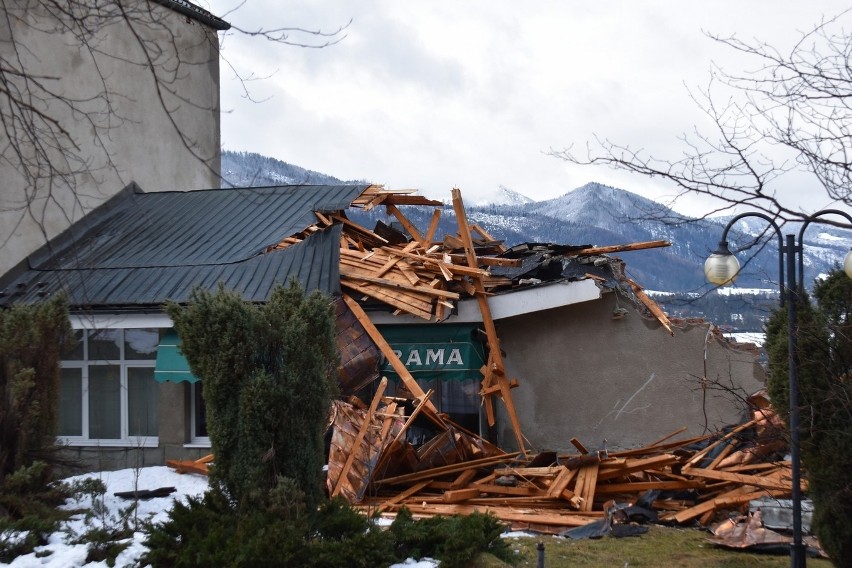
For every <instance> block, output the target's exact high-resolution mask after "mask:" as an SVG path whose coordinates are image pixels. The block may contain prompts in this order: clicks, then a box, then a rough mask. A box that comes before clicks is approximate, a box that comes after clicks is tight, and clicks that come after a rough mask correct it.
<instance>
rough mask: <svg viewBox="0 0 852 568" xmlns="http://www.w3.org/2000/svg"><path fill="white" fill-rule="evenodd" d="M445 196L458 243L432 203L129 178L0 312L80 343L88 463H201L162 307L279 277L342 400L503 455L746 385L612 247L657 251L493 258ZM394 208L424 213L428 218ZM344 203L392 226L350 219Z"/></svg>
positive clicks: (73, 440) (75, 374) (557, 446)
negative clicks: (309, 295) (317, 342)
mask: <svg viewBox="0 0 852 568" xmlns="http://www.w3.org/2000/svg"><path fill="white" fill-rule="evenodd" d="M453 197H454V214H455V215H456V217H457V218H458V220H459V233H458V234H455V235H442V236H437V235H435V230H436V227H437V225H438V220H439V218H440V216H441V214H442V208H441V203H440V202H436V201H431V200H428V199H425V198H423V197H421V196H419V195H416V194H414V193H412V192H409V191H388V190H385V189H383V188H381V187H380V186H374V185H363V186H280V187H266V188H244V189H228V190H202V191H191V192H156V193H145V192H143V191H142V190H141V189H139V188H138V187H136V186H135V185H131V186H129V187H127V188H125V190H124V191H122V192H121V193H119V194H118V195H116V196H115V197H113V198H112V199H110V200H109V201H108V202H107V203H105V204H104V205H102V206H101V207H99V208H98V209H96V210H95V211H93V212H92V213H91V214H90V215H88V216H87V217H85V218H84V219H83V220H81V221H79V222H77V223H75V224H74V225H73V226H72V227H70V228H69V229H68V230H67V231H66V232H65V233H63V234H62V235H60V236H59V237H57V238H56V239H53V240H52V241H51V242H50V243H49V244H48V245H46V246H44V247H43V248H42V249H41V250H39V251H37V252H36V253H34V254H33V255H31V256H30V257H29V258H28V260H27V263H25V264H24V265H22V266H19V267H18V269H16V270H13V271H11V272H9V273H7V274H6V275H5V276H3V278H2V281H0V305H3V306H9V305H11V304H12V303H14V302H36V301H39V300H41V299H43V298H45V297H48V296H50V295H52V294H56V293H58V292H60V291H61V292H64V293H65V294H66V295H67V297H68V298H69V301H70V304H71V308H72V314H73V315H72V318H73V322H72V323H73V326H74V328H75V329H77V330H78V332H77V333H78V338H79V339H80V343H79V345H78V348H77V350H76V351H75V352H74V353H72V354H70V355H69V356H68V357H67V358H66V360H65V361H63V366H62V367H63V368H62V398H61V408H60V429H61V431H60V440H61V441H62V442H63V443H65V444H66V445H67V446H68V449H69V452H71V453H72V454H74V457H75V458H79V459H82V460H84V461H88V462H89V463H92V464H94V463H97V464H98V465H99V467H103V465H104V464H107V465H108V466H110V467H116V468H118V467H124V466H126V465H128V464H131V463H132V464H136V463H140V460H138V456H137V455H136V454H137V453H140V452H141V453H142V454H143V458H142V459H141V463H145V464H157V463H163V461H164V460H166V459H180V458H187V457H193V456H196V457H197V456H198V455H202V454H203V453H205V452H206V448H208V447H209V439H208V438H207V436H206V429H205V420H204V404H203V399H202V397H201V389H200V384H199V383H198V382H197V378H196V377H194V376H193V375H192V374H191V372H190V370H189V367H188V365H187V363H186V361H185V360H184V359H183V357H182V355H181V354H180V351H179V338H177V337H176V335H175V334H174V332H173V330H172V329H171V327H172V324H171V321H170V320H169V318H168V316H166V314H165V313H164V312H163V309H162V306H163V304H164V303H165V302H166V301H167V300H172V301H175V302H186V301H188V299H189V296H190V293H191V291H192V289H193V288H194V287H197V286H200V287H203V288H207V289H213V288H215V287H216V286H218V285H219V284H220V283H221V284H223V285H224V286H225V287H227V288H229V289H232V290H235V291H236V292H238V293H239V294H240V295H241V296H242V297H243V298H244V299H246V300H247V301H251V302H264V301H265V300H266V299H267V298H268V294H269V292H270V290H271V289H272V287H273V285H274V284H275V283H276V282H282V283H283V282H286V281H288V280H289V279H290V278H296V279H298V280H299V281H300V282H301V284H302V285H303V286H304V287H305V288H306V289H307V290H308V291H312V290H319V291H321V292H324V293H326V294H328V295H329V296H331V297H332V298H334V299H335V301H336V308H337V313H338V323H339V329H340V333H339V345H340V349H341V354H342V359H343V361H344V363H345V364H344V365H343V366H342V367H341V370H340V379H341V385H342V388H343V391H344V393H345V394H355V393H359V394H361V396H362V398H365V399H369V397H370V396H372V394H373V393H375V389H376V385H377V384H378V379H379V377H380V376H383V375H384V376H387V377H388V378H389V379H390V380H389V385H388V394H389V395H392V394H395V393H396V392H397V391H399V390H401V391H403V392H407V393H410V394H412V395H414V396H415V397H423V396H425V395H426V394H427V393H431V394H430V395H429V401H428V406H429V408H430V411H431V412H432V413H433V414H435V415H439V416H440V415H446V416H448V417H449V418H450V419H452V420H453V421H454V422H455V423H457V424H459V425H460V426H462V427H464V428H465V429H466V430H468V431H470V432H473V433H475V434H481V435H482V436H483V437H484V438H486V439H488V440H490V442H492V443H494V444H495V445H496V446H497V447H500V448H502V449H504V450H520V451H522V452H525V451H527V450H532V449H536V450H539V449H552V450H562V449H565V448H567V447H569V446H570V444H569V439H570V438H571V437H572V436H580V437H581V438H582V439H584V440H587V441H588V443H590V444H595V445H601V446H603V445H608V446H609V447H610V448H620V447H622V448H624V447H631V446H634V445H638V444H641V443H644V442H645V441H647V440H648V439H653V438H654V437H655V436H658V435H662V434H664V433H666V432H669V431H671V430H673V429H675V428H680V427H685V428H686V429H687V432H689V433H690V434H701V433H704V432H706V431H709V430H712V429H713V428H716V427H718V426H719V425H722V424H728V423H731V422H735V421H737V420H738V418H739V417H740V416H741V415H742V413H743V411H744V410H745V404H744V403H743V400H744V399H745V396H746V395H747V394H749V393H751V392H753V391H755V390H757V389H758V388H760V387H761V385H762V374H761V370H760V368H759V366H757V364H756V357H755V353H753V352H752V351H749V350H743V349H740V348H738V347H736V346H732V345H731V344H729V343H728V342H726V341H725V340H723V339H722V338H721V337H720V336H719V335H718V334H716V333H714V331H713V328H712V326H709V325H708V324H705V323H703V322H693V323H684V322H681V323H677V322H671V321H669V320H668V319H667V318H666V316H665V314H663V313H662V311H661V310H660V309H659V307H658V306H657V305H656V304H655V303H654V302H653V300H651V299H650V298H648V296H647V295H646V294H645V293H644V291H643V290H642V288H641V287H640V286H639V285H638V284H637V283H635V282H633V281H632V280H630V279H629V278H627V277H626V276H625V274H624V263H623V262H622V261H621V260H620V259H619V258H617V257H614V256H612V254H615V253H619V252H628V251H630V250H633V249H637V248H651V247H657V246H665V245H666V244H667V243H661V242H651V243H633V244H628V245H623V246H609V247H593V246H591V245H585V246H561V245H552V244H548V245H540V244H526V245H520V246H517V247H513V248H510V249H507V248H506V247H505V246H504V245H503V243H500V242H497V241H494V240H493V239H492V238H491V237H490V236H489V235H488V234H487V232H485V231H484V230H483V229H482V228H481V227H478V226H476V225H470V224H468V223H467V221H466V219H465V214H464V206H463V202H462V199H461V193H460V192H459V191H458V190H454V193H453ZM403 206H427V207H434V208H435V209H434V215H433V217H432V223H430V226H429V227H415V226H413V225H412V224H411V223H410V222H409V221H408V220H407V218H406V217H405V216H404V215H403V213H402V212H401V208H404V207H403ZM353 207H354V208H364V209H369V208H373V207H383V208H385V209H386V211H387V212H388V216H389V218H390V219H391V220H393V223H389V224H384V223H381V224H380V226H379V227H376V229H375V230H373V229H368V228H365V227H362V226H359V225H357V224H355V223H353V222H352V221H350V220H349V219H348V218H347V216H346V211H347V210H348V209H350V208H353ZM391 225H396V226H397V227H399V229H397V228H394V227H393V226H391ZM516 387H518V388H516ZM417 432H418V428H416V427H415V428H412V429H411V431H410V432H409V433H408V435H409V436H411V437H412V439H414V438H415V436H416V435H417ZM423 435H427V434H423V433H421V436H423Z"/></svg>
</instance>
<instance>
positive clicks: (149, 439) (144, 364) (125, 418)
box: [57, 319, 160, 448]
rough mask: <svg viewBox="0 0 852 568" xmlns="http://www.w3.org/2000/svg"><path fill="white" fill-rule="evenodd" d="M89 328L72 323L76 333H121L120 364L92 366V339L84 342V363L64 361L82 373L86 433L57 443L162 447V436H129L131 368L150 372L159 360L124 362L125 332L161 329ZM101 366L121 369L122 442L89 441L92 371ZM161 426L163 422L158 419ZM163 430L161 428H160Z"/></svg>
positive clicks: (107, 362) (104, 362)
mask: <svg viewBox="0 0 852 568" xmlns="http://www.w3.org/2000/svg"><path fill="white" fill-rule="evenodd" d="M85 323H88V324H89V325H80V321H79V320H78V321H76V322H75V321H74V320H73V319H72V327H74V329H75V331H77V330H84V331H86V332H87V333H88V332H89V331H103V330H106V329H115V330H117V331H120V332H121V341H119V342H118V343H119V360H98V361H95V362H92V361H90V360H89V342H88V339H87V340H86V341H84V342H83V359H82V360H76V361H72V360H68V361H65V360H63V361H61V363H60V366H61V367H62V368H70V369H81V379H80V380H81V383H82V384H81V394H82V404H81V410H80V412H81V416H80V420H81V426H82V431H81V435H80V436H61V435H60V436H57V441H58V442H59V443H60V444H63V445H67V446H98V447H138V448H156V447H157V446H159V443H160V439H159V436H130V435H129V426H130V425H129V409H128V399H127V397H128V373H127V370H128V368H140V367H141V368H150V369H154V368H155V367H156V364H157V361H156V359H128V360H126V359H125V358H124V346H125V330H126V329H135V328H149V329H150V328H155V327H157V326H137V325H132V326H127V327H118V326H116V327H96V326H94V325H91V324H92V323H93V322H92V321H91V320H89V321H87V322H85ZM75 324H77V325H75ZM98 365H114V366H117V367H119V381H120V397H119V407H120V408H119V412H120V417H121V422H120V438H117V439H116V438H110V439H98V438H90V437H89V367H90V366H98ZM158 422H159V419H158ZM157 426H158V428H159V424H158V425H157Z"/></svg>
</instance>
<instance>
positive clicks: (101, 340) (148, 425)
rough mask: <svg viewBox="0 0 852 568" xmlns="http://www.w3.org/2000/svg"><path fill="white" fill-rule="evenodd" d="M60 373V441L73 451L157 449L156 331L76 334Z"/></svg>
mask: <svg viewBox="0 0 852 568" xmlns="http://www.w3.org/2000/svg"><path fill="white" fill-rule="evenodd" d="M77 340H78V343H77V346H76V348H75V349H74V350H73V351H72V352H71V353H69V354H68V355H66V356H65V359H64V360H63V361H62V369H61V372H60V394H59V437H60V438H61V439H62V440H63V441H65V442H67V443H69V444H72V445H139V446H156V445H157V443H158V439H157V383H156V382H155V381H154V366H155V362H156V356H157V345H158V344H159V342H160V331H159V330H158V329H155V328H138V329H94V330H78V331H77Z"/></svg>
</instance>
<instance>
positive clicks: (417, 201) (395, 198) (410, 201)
mask: <svg viewBox="0 0 852 568" xmlns="http://www.w3.org/2000/svg"><path fill="white" fill-rule="evenodd" d="M385 203H391V204H393V205H426V206H431V207H435V206H440V205H443V204H444V202H443V201H439V200H437V199H429V198H428V197H424V196H422V195H388V196H387V199H386V200H385Z"/></svg>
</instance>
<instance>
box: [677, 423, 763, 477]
mask: <svg viewBox="0 0 852 568" xmlns="http://www.w3.org/2000/svg"><path fill="white" fill-rule="evenodd" d="M759 422H762V418H755V419H753V420H749V421H748V422H744V423H742V424H740V425H739V426H737V427H736V428H734V429H733V430H731V431H730V432H728V433H727V434H725V435H724V436H722V437H721V438H719V439H718V440H716V441H715V442H713V443H712V444H709V445H708V446H707V447H705V448H704V449H703V450H701V451H700V452H698V453H696V454H695V455H694V456H692V457H691V458H689V461H688V462H686V465H685V467H691V466H693V465H695V464H697V463H698V462H700V461H701V460H702V459H704V456H706V455H707V454H709V453H710V452H712V451H713V450H714V449H715V448H716V446H718V445H720V444H723V443H726V442H727V440H729V439H731V438H733V437H734V436H736V435H737V434H739V433H740V432H742V431H743V430H747V429H748V428H751V427H752V426H755V425H757V424H758V423H759Z"/></svg>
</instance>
